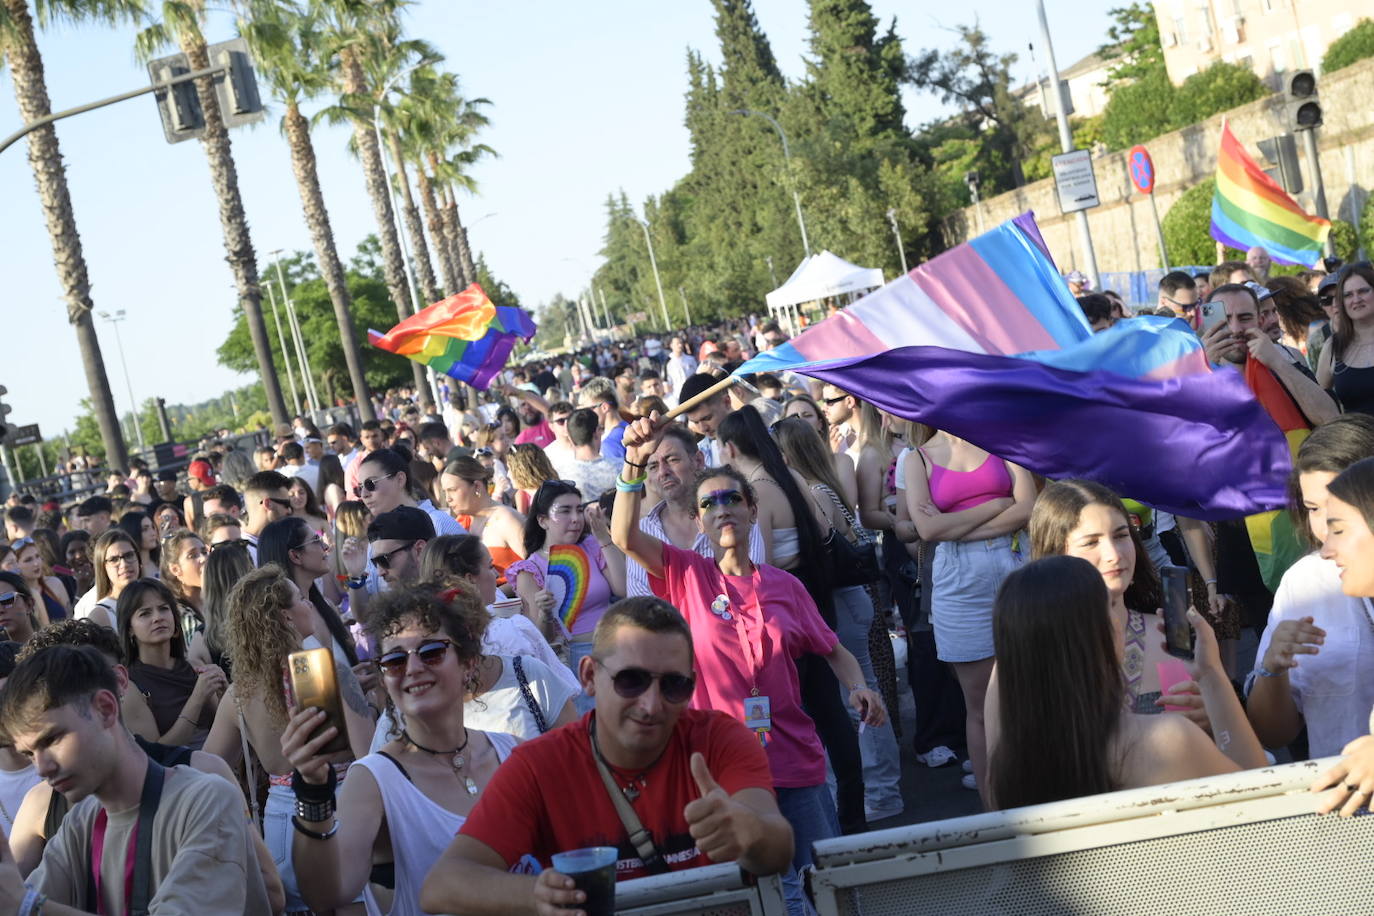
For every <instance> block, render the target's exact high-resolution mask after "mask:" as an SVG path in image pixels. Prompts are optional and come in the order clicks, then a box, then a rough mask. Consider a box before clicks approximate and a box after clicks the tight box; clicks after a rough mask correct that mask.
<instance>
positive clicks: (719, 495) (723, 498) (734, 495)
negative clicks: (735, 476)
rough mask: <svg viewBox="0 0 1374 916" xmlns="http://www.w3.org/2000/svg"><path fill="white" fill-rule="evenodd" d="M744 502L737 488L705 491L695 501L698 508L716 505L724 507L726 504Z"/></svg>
mask: <svg viewBox="0 0 1374 916" xmlns="http://www.w3.org/2000/svg"><path fill="white" fill-rule="evenodd" d="M742 502H744V494H743V493H741V492H740V491H739V490H716V491H714V492H711V493H707V494H706V495H705V496H703V497H701V499H699V500H698V501H697V508H699V509H713V508H715V507H716V506H720V507H721V508H725V507H726V506H738V505H739V504H740V503H742Z"/></svg>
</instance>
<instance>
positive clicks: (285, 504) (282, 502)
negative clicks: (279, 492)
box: [267, 496, 291, 509]
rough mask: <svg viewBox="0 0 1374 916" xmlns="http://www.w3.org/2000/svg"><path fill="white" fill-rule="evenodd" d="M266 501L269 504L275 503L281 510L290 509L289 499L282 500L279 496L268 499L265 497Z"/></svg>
mask: <svg viewBox="0 0 1374 916" xmlns="http://www.w3.org/2000/svg"><path fill="white" fill-rule="evenodd" d="M267 501H268V502H269V503H276V504H277V505H279V506H281V507H282V508H283V509H290V508H291V500H289V499H282V498H281V497H280V496H269V497H267Z"/></svg>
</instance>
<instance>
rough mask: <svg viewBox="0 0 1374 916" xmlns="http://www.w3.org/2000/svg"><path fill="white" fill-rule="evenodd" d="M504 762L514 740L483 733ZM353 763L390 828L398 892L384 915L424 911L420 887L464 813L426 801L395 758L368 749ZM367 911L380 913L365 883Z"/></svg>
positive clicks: (373, 914) (407, 915)
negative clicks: (370, 782) (376, 793)
mask: <svg viewBox="0 0 1374 916" xmlns="http://www.w3.org/2000/svg"><path fill="white" fill-rule="evenodd" d="M483 734H485V735H486V736H487V740H488V741H490V742H491V748H492V750H494V751H496V759H497V760H498V761H504V760H505V759H506V758H507V757H509V756H510V752H511V751H512V750H514V748H515V744H516V739H515V736H513V735H507V734H503V733H502V732H483ZM354 766H362V767H367V770H368V772H369V773H371V774H372V778H373V779H375V780H377V788H378V789H380V790H381V793H382V808H383V810H384V811H385V812H386V822H387V825H388V828H389V829H390V831H391V856H392V860H393V861H394V862H395V863H396V895H395V897H394V898H393V901H392V904H391V911H390V912H389V913H387V914H386V916H424V910H421V909H420V888H421V887H422V886H423V885H424V883H425V875H427V874H429V870H430V868H431V867H433V865H434V863H435V862H437V861H439V856H440V855H442V854H443V852H444V850H445V849H447V848H448V844H449V843H450V842H451V841H452V840H453V838H454V837H455V836H457V834H458V831H459V830H460V829H462V826H463V822H464V821H466V820H467V818H465V817H463V815H461V814H454V813H453V812H452V811H448V810H446V809H444V808H442V807H440V806H439V805H436V804H435V803H434V802H432V801H430V800H429V798H428V797H426V796H425V794H424V793H423V792H421V791H420V790H419V789H417V788H415V785H414V783H412V782H411V781H410V780H409V779H407V778H406V776H405V774H404V773H402V772H401V770H400V768H399V767H397V766H396V763H395V761H393V760H391V759H390V758H388V757H384V756H383V755H381V754H368V755H367V756H366V757H364V758H363V759H362V760H359V761H357V762H356V763H355V764H354ZM364 895H365V897H366V900H365V903H366V905H367V914H368V916H383V914H382V911H381V908H380V907H378V906H377V901H376V900H375V899H374V898H373V896H372V889H371V887H370V886H369V887H368V888H367V889H366V890H365V891H364Z"/></svg>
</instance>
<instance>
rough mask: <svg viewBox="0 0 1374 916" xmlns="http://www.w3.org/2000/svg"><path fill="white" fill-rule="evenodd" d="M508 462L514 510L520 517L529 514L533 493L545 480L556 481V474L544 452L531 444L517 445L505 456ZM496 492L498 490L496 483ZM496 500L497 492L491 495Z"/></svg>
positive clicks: (499, 495)
mask: <svg viewBox="0 0 1374 916" xmlns="http://www.w3.org/2000/svg"><path fill="white" fill-rule="evenodd" d="M506 457H507V460H508V461H509V462H510V463H509V465H508V467H509V470H510V482H511V485H512V486H514V487H515V508H516V511H518V512H519V513H520V514H521V515H524V516H528V515H529V514H530V504H531V503H533V502H534V494H535V492H536V491H537V490H538V489H539V488H540V487H541V486H543V485H544V481H546V480H557V479H558V472H557V471H555V470H554V468H553V463H552V462H551V461H549V456H548V455H545V454H544V450H543V449H541V448H540V447H539V446H537V445H535V444H534V443H533V442H526V443H525V444H523V445H517V446H516V447H515V448H513V449H512V450H511V452H510V454H509V455H507V456H506ZM496 489H497V490H500V485H499V483H498V485H497V487H496ZM492 495H493V496H495V497H496V498H497V499H500V498H501V494H500V493H499V492H496V493H493V494H492Z"/></svg>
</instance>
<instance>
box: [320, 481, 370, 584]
mask: <svg viewBox="0 0 1374 916" xmlns="http://www.w3.org/2000/svg"><path fill="white" fill-rule="evenodd" d="M371 518H372V513H370V512H368V511H367V504H366V503H364V502H363V501H362V500H360V499H345V500H344V501H343V502H341V503H339V505H338V506H336V507H335V509H334V540H333V545H332V546H333V549H332V550H331V551H330V552H329V564H330V566H332V567H333V569H334V574H335V575H336V576H342V575H345V574H346V570H345V569H344V565H343V542H344V540H345V539H346V538H363V539H364V540H366V539H367V523H368V521H369V520H370V519H371Z"/></svg>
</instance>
